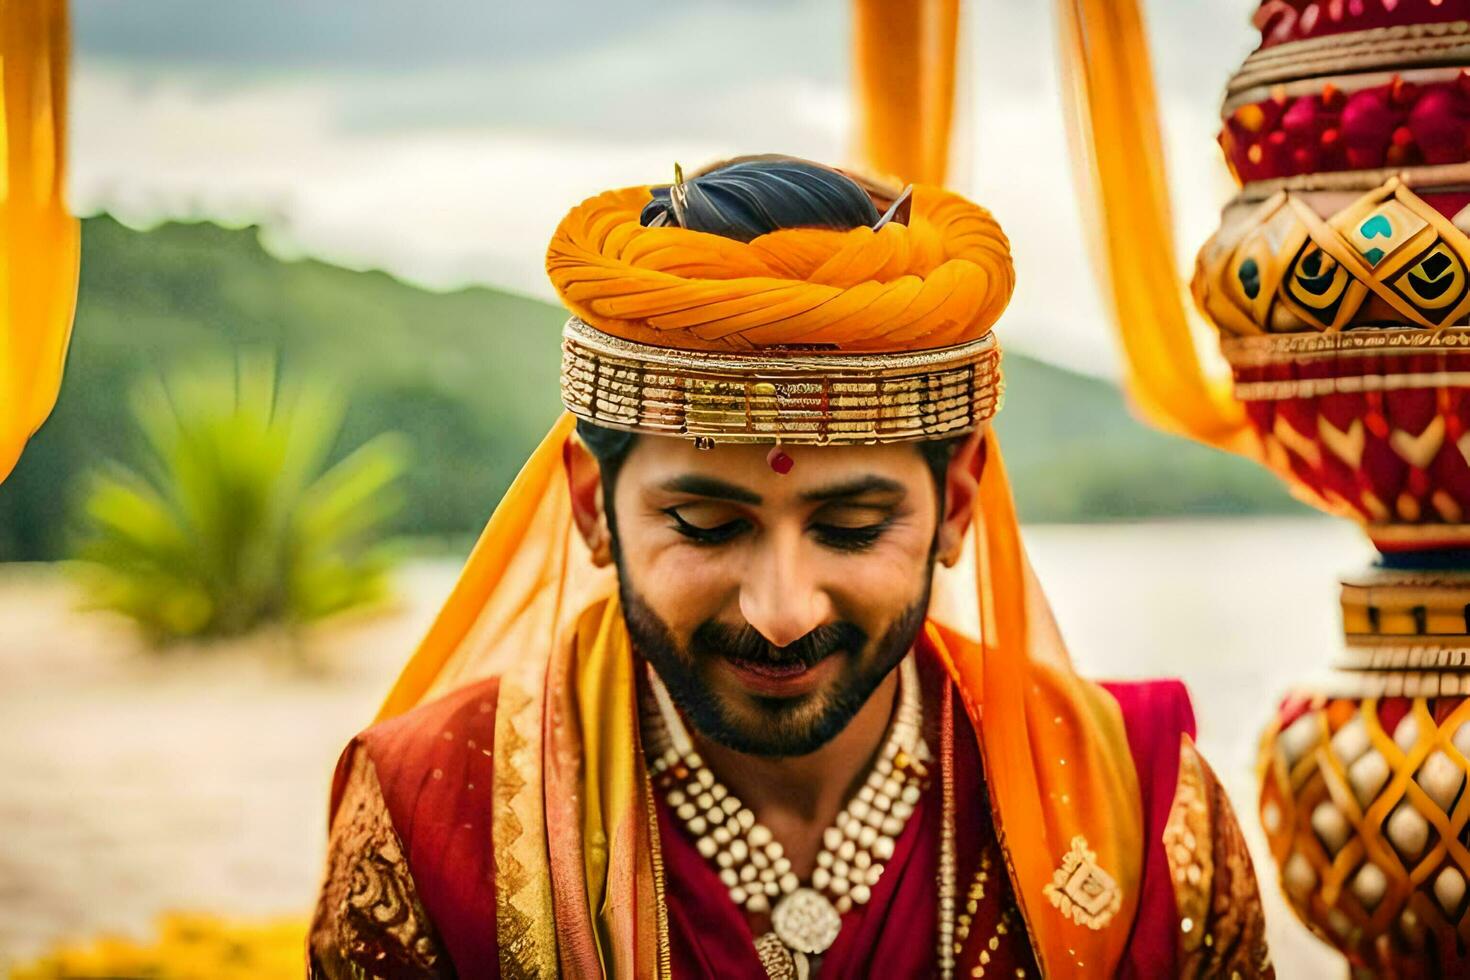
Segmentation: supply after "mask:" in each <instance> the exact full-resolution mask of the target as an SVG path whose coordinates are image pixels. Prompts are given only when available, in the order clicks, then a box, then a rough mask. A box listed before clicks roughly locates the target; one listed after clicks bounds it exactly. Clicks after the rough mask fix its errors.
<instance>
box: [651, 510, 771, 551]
mask: <svg viewBox="0 0 1470 980" xmlns="http://www.w3.org/2000/svg"><path fill="white" fill-rule="evenodd" d="M664 513H665V514H667V515H668V516H669V517H670V518H672V519H673V522H674V523H673V528H674V530H675V531H677V532H679V533H680V534H682V535H683V536H684V537H686V538H688V539H689V540H690V541H693V542H694V543H695V544H703V545H715V544H724V543H725V542H726V541H729V540H731V539H732V538H735V537H737V536H738V535H740V534H741V533H743V532H744V531H746V530H748V529H749V528H750V522H749V521H747V520H746V519H745V518H743V517H738V518H736V519H735V520H732V521H725V522H723V523H720V524H715V525H712V526H710V527H704V526H701V525H699V524H694V523H691V522H690V521H688V520H686V519H685V518H684V516H683V515H682V514H680V513H679V508H677V507H667V508H665V509H664Z"/></svg>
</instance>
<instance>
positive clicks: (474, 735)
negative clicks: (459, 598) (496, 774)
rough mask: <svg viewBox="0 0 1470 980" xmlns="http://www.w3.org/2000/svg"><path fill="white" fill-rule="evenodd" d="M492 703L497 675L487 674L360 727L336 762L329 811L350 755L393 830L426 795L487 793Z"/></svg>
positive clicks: (497, 687) (493, 715)
mask: <svg viewBox="0 0 1470 980" xmlns="http://www.w3.org/2000/svg"><path fill="white" fill-rule="evenodd" d="M499 704H500V678H499V677H489V678H486V679H484V680H480V681H475V682H473V683H470V684H466V685H464V686H462V687H457V688H455V689H454V690H452V691H449V692H447V693H445V694H444V695H442V696H440V697H437V698H435V699H433V700H431V701H426V702H425V703H423V704H421V705H418V706H416V707H415V708H413V709H412V710H410V711H407V712H404V713H403V714H401V715H397V716H395V717H392V718H385V719H383V720H381V721H378V722H376V723H374V724H372V725H370V726H368V727H367V728H365V729H363V730H362V731H361V732H359V733H358V734H357V736H356V737H354V738H353V739H352V741H351V742H350V743H349V744H348V746H347V748H346V750H345V751H344V752H343V753H342V758H341V761H340V762H339V764H338V769H337V778H336V780H335V781H334V786H333V794H332V795H333V799H332V810H333V812H335V811H336V808H337V803H338V801H339V799H340V794H341V792H342V790H343V789H344V787H345V779H346V776H347V775H348V773H349V772H350V771H351V768H352V766H353V764H354V761H355V760H357V759H361V760H362V761H364V762H366V763H367V764H368V765H369V766H370V768H371V770H372V771H373V773H374V775H375V777H376V780H377V782H378V784H379V786H380V787H381V791H382V796H383V802H384V803H385V804H386V805H387V808H388V810H389V812H390V813H391V814H392V815H393V817H394V822H395V823H397V824H400V831H402V830H403V829H405V828H404V827H403V826H402V824H403V822H404V821H405V820H406V818H408V817H409V815H410V814H412V813H414V812H415V811H417V810H418V809H419V808H420V804H421V802H422V800H423V799H424V798H425V796H426V795H427V796H435V797H441V798H446V799H443V800H441V802H447V801H448V800H447V798H448V797H453V796H458V795H462V794H465V793H474V792H475V791H476V790H479V791H481V792H482V793H483V792H488V791H489V789H490V787H491V785H492V784H493V779H492V775H493V749H494V745H495V719H496V714H497V708H498V707H499ZM451 809H452V808H451Z"/></svg>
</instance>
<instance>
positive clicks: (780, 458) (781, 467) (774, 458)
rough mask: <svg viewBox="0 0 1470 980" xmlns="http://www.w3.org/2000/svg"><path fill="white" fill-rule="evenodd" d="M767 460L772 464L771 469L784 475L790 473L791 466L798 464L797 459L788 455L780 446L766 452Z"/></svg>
mask: <svg viewBox="0 0 1470 980" xmlns="http://www.w3.org/2000/svg"><path fill="white" fill-rule="evenodd" d="M766 462H767V463H768V464H769V465H770V467H771V469H773V470H775V471H776V472H777V473H780V474H781V475H782V476H785V475H786V474H787V473H790V472H791V467H793V466H795V465H796V460H794V459H792V458H791V457H790V456H788V455H786V451H785V450H784V449H782V448H781V447H780V446H777V447H776V448H774V449H772V450H771V451H770V452H769V453H767V454H766Z"/></svg>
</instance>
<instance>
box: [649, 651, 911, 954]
mask: <svg viewBox="0 0 1470 980" xmlns="http://www.w3.org/2000/svg"><path fill="white" fill-rule="evenodd" d="M648 673H649V688H650V690H651V691H652V694H653V698H654V700H655V702H656V704H657V708H658V710H657V711H645V712H644V724H643V728H644V731H643V738H644V748H645V753H646V754H647V757H648V760H649V769H650V771H651V774H652V776H653V780H654V784H655V785H656V786H657V787H658V788H659V789H660V790H661V791H662V792H663V794H664V798H665V799H666V800H667V801H668V804H669V806H670V807H672V808H673V810H674V813H675V814H676V815H677V816H678V818H679V819H680V820H681V821H683V823H684V826H685V827H686V828H687V829H688V831H689V833H690V835H691V836H692V837H694V839H695V847H696V848H697V849H698V851H699V853H700V854H701V855H702V856H703V857H704V858H705V859H706V860H710V861H713V862H714V863H715V865H716V866H717V867H718V868H719V875H720V881H721V882H722V883H723V884H724V885H725V887H726V888H727V889H729V894H730V899H731V900H732V901H733V902H734V903H735V904H736V905H737V906H740V907H742V908H744V909H745V910H746V911H747V912H750V913H752V914H756V915H760V914H765V913H770V916H771V926H772V929H773V932H772V933H768V934H766V935H764V936H762V937H761V938H760V939H759V940H758V941H757V942H756V947H757V949H758V950H760V953H761V959H762V962H763V963H765V964H766V966H767V969H768V970H770V971H771V972H772V975H773V976H776V975H793V976H805V975H806V973H807V965H808V964H807V959H806V957H807V956H808V955H818V954H821V953H823V952H825V951H826V950H827V949H828V947H830V946H831V945H832V943H833V942H834V941H836V939H837V934H838V932H839V931H840V930H841V927H842V920H841V916H842V914H843V913H845V912H847V911H848V910H849V909H851V908H852V907H853V906H854V905H863V904H865V903H866V902H867V901H868V900H869V899H870V898H871V897H872V889H873V886H874V885H876V884H877V883H878V879H879V878H881V877H882V875H883V868H884V865H885V863H886V862H887V861H888V859H889V858H891V857H892V856H893V847H894V841H895V840H896V839H897V838H898V835H899V834H900V833H902V832H903V828H904V825H905V824H906V823H907V822H908V818H909V817H910V816H911V815H912V814H913V812H914V805H915V803H917V802H918V799H919V796H920V794H921V793H922V792H923V789H924V784H925V782H926V780H927V777H928V775H929V768H928V765H927V763H928V762H929V761H930V759H931V756H930V754H929V747H928V745H927V744H926V743H925V742H924V738H923V697H922V692H921V690H920V685H919V671H918V667H917V666H916V664H915V662H914V657H913V655H912V654H911V655H909V656H908V657H905V658H904V660H903V662H902V663H901V664H900V666H899V676H898V708H897V710H896V711H895V712H894V716H893V720H892V722H891V723H890V724H889V728H888V734H887V737H886V738H885V740H884V743H883V748H882V749H881V750H880V752H879V754H878V761H877V762H876V763H875V764H874V767H873V770H872V772H870V773H869V774H868V778H867V780H866V782H865V783H864V784H863V786H862V788H861V789H859V790H858V792H857V795H856V796H854V797H853V798H852V799H851V800H849V801H848V803H847V805H846V806H845V807H844V808H843V809H842V811H841V812H840V813H838V815H837V819H836V821H835V822H834V823H833V825H832V826H830V827H828V828H827V829H826V830H825V831H823V832H822V850H821V851H820V852H819V853H818V854H817V867H816V869H815V870H814V871H813V872H812V877H811V882H810V885H809V886H803V885H802V884H801V881H800V879H799V878H798V877H797V876H796V873H795V872H794V871H793V870H792V868H791V861H790V859H789V858H787V857H786V855H785V853H784V851H783V849H782V847H781V843H780V841H777V840H776V839H775V838H774V837H773V836H772V834H771V831H770V829H769V828H767V827H765V826H764V825H762V824H761V823H759V822H757V821H756V819H755V814H754V813H753V812H752V811H751V810H750V809H749V808H748V807H746V806H745V805H744V804H742V803H741V802H740V800H738V799H737V798H736V797H735V795H734V794H733V793H731V792H730V791H729V790H728V789H727V788H726V787H725V786H724V785H723V784H721V783H720V781H719V780H718V779H716V778H715V774H714V773H713V772H711V771H710V770H709V768H708V767H707V766H706V765H705V764H704V760H703V759H702V758H701V757H700V755H699V753H698V751H696V750H695V748H694V742H693V740H692V739H691V738H690V735H689V731H688V729H686V728H685V727H684V722H683V719H681V718H680V717H679V713H678V711H677V710H676V709H675V708H674V704H673V701H672V700H671V699H670V697H669V692H668V690H667V689H666V688H665V687H664V686H663V683H662V682H661V681H660V680H659V679H658V676H657V675H656V674H655V673H654V671H653V670H652V669H651V668H650V669H649V672H648ZM773 941H775V942H774V943H773ZM777 947H779V948H777ZM783 960H784V963H786V964H790V967H792V968H794V969H793V971H792V972H791V973H778V972H776V970H775V969H774V967H775V966H776V965H777V964H778V963H779V962H781V961H783Z"/></svg>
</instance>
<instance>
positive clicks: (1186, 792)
mask: <svg viewBox="0 0 1470 980" xmlns="http://www.w3.org/2000/svg"><path fill="white" fill-rule="evenodd" d="M1164 852H1165V854H1166V855H1167V856H1168V859H1169V871H1170V875H1171V877H1172V879H1173V882H1174V897H1175V902H1176V904H1177V906H1178V909H1179V976H1180V977H1183V978H1188V980H1203V978H1214V977H1232V978H1233V977H1251V978H1256V977H1262V978H1271V977H1274V976H1275V975H1276V974H1275V970H1274V968H1273V967H1272V965H1271V956H1270V951H1269V950H1268V949H1267V946H1266V923H1265V916H1264V914H1263V912H1262V910H1261V896H1260V893H1259V891H1258V890H1257V887H1256V875H1255V869H1254V867H1253V866H1252V864H1251V858H1250V852H1249V851H1247V850H1246V845H1245V838H1244V837H1243V836H1242V835H1241V832H1240V825H1239V824H1238V823H1237V822H1236V819H1235V813H1234V811H1233V810H1232V809H1231V807H1230V800H1229V798H1228V797H1226V795H1225V790H1224V788H1223V787H1221V785H1220V783H1219V780H1218V779H1216V778H1215V774H1214V772H1212V771H1211V770H1210V767H1209V764H1208V763H1206V762H1205V760H1204V757H1203V756H1201V755H1200V754H1199V751H1198V750H1197V749H1196V748H1195V746H1194V742H1193V741H1191V740H1190V739H1189V738H1188V737H1187V736H1185V737H1184V738H1183V739H1181V742H1180V747H1179V781H1178V784H1177V786H1176V788H1175V793H1174V803H1173V806H1172V807H1171V808H1170V811H1169V820H1168V823H1167V824H1166V825H1165V828H1164Z"/></svg>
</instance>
